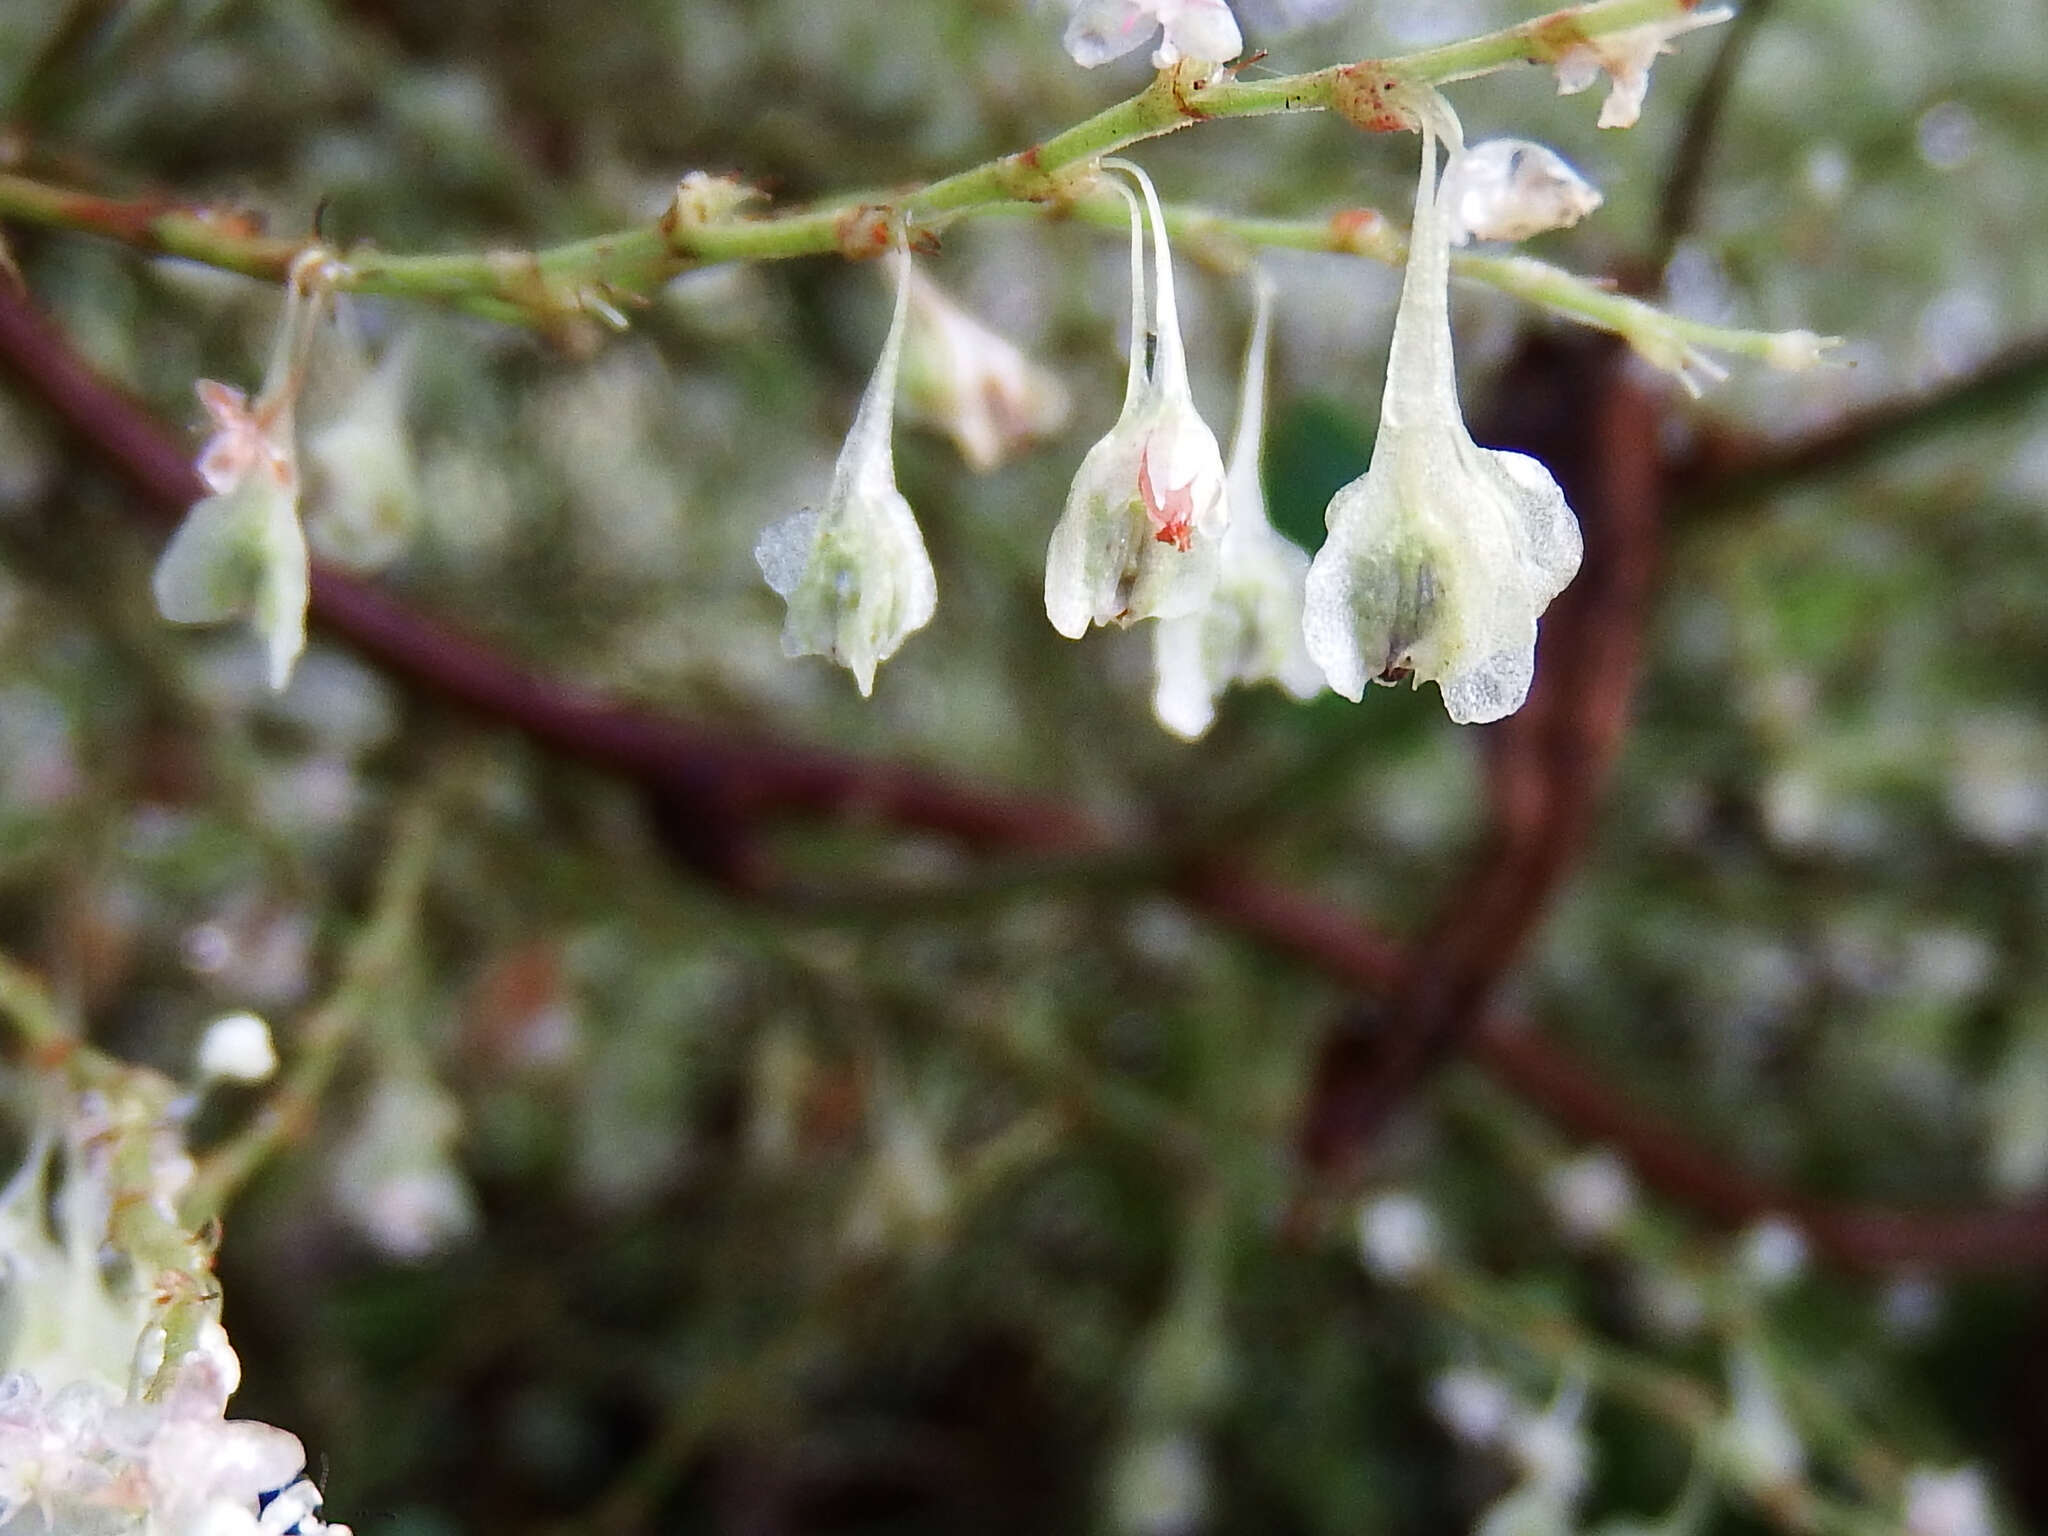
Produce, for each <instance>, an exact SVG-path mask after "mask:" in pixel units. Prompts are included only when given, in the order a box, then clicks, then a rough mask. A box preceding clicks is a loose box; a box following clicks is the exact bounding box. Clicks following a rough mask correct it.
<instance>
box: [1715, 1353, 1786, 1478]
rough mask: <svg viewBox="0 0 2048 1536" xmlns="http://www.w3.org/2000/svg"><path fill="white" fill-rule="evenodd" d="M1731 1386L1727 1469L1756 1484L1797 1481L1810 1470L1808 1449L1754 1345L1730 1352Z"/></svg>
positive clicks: (1724, 1435) (1725, 1428) (1723, 1437)
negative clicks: (1808, 1468)
mask: <svg viewBox="0 0 2048 1536" xmlns="http://www.w3.org/2000/svg"><path fill="white" fill-rule="evenodd" d="M1728 1391H1729V1398H1730V1402H1729V1406H1728V1416H1727V1417H1726V1418H1725V1419H1723V1420H1722V1422H1721V1426H1720V1430H1719V1436H1720V1441H1721V1453H1722V1455H1723V1457H1725V1458H1726V1461H1727V1463H1728V1466H1729V1469H1730V1470H1731V1471H1732V1472H1734V1473H1735V1475H1736V1476H1737V1477H1738V1478H1740V1479H1741V1481H1742V1482H1743V1484H1744V1485H1745V1486H1746V1487H1749V1488H1754V1489H1760V1490H1761V1489H1769V1488H1772V1487H1776V1486H1778V1485H1779V1484H1782V1483H1788V1482H1794V1481H1797V1480H1798V1479H1799V1477H1800V1476H1801V1475H1803V1474H1804V1472H1805V1470H1806V1449H1805V1447H1804V1446H1803V1445H1802V1444H1801V1443H1800V1440H1799V1431H1798V1430H1796V1429H1795V1428H1793V1426H1792V1420H1791V1418H1790V1417H1789V1416H1788V1415H1787V1414H1786V1412H1785V1408H1784V1405H1783V1404H1782V1403H1781V1402H1780V1401H1779V1399H1778V1389H1777V1385H1776V1384H1775V1383H1774V1382H1773V1381H1772V1380H1771V1374H1770V1370H1769V1368H1768V1367H1766V1366H1765V1364H1764V1362H1763V1359H1762V1358H1761V1357H1760V1356H1759V1355H1758V1354H1757V1353H1756V1351H1755V1350H1754V1349H1751V1348H1748V1347H1746V1346H1744V1347H1738V1348H1736V1349H1735V1350H1733V1351H1732V1352H1731V1353H1730V1355H1729V1357H1728Z"/></svg>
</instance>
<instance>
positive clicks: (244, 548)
mask: <svg viewBox="0 0 2048 1536" xmlns="http://www.w3.org/2000/svg"><path fill="white" fill-rule="evenodd" d="M334 272H335V266H334V262H333V258H331V257H330V256H328V255H327V254H326V253H325V252H324V251H320V250H318V249H317V248H316V249H312V250H308V251H305V252H302V253H301V254H300V256H299V257H298V259H297V260H296V261H294V262H293V264H292V275H291V279H290V281H289V282H288V283H287V285H286V288H285V306H284V314H283V316H282V318H281V319H280V320H279V321H278V328H277V338H276V340H275V342H274V343H273V344H272V348H271V356H270V366H269V368H268V369H267V370H266V372H265V374H264V378H263V392H262V393H261V394H260V395H258V396H257V397H256V400H255V401H254V403H250V402H249V401H248V400H247V399H246V397H245V396H244V395H243V394H242V392H241V391H240V390H238V389H234V388H231V387H230V386H228V385H226V384H220V383H216V382H215V381H214V380H212V379H201V380H200V381H199V382H198V384H197V386H196V387H197V389H198V392H199V400H200V403H201V404H202V405H204V406H205V407H206V411H207V414H208V415H209V416H211V417H212V418H213V421H214V433H213V436H212V437H210V438H209V439H207V442H206V446H205V447H204V448H202V449H201V450H200V453H199V459H198V463H197V466H196V467H197V470H198V473H199V477H200V478H201V479H202V480H203V481H205V483H206V486H207V488H208V489H209V490H210V491H212V492H213V494H212V495H210V496H207V497H204V498H202V499H201V500H200V501H199V502H197V503H196V504H194V506H193V508H192V510H191V511H190V512H188V513H187V514H186V515H185V521H184V522H183V523H182V524H180V525H179V527H178V531H177V532H176V533H174V534H172V535H171V542H170V543H169V544H167V545H165V546H164V552H163V555H162V557H161V558H160V559H159V560H158V561H157V567H156V573H155V576H154V578H153V580H152V582H151V587H152V590H153V592H154V594H155V597H156V606H157V611H158V612H159V613H161V614H162V615H163V616H164V617H165V618H166V619H168V620H170V621H171V622H172V623H173V624H218V623H221V622H223V621H225V620H227V619H234V618H242V617H247V618H248V619H249V621H250V623H251V625H252V626H253V627H254V629H255V630H256V633H257V634H258V635H259V636H260V637H261V638H262V640H263V642H264V644H265V646H266V647H267V648H268V650H269V653H270V686H271V687H272V688H273V689H277V690H279V691H282V690H283V688H284V685H285V684H286V683H288V682H290V681H291V675H292V668H293V666H294V665H295V664H296V663H297V661H298V659H299V654H300V652H302V651H303V650H305V648H306V599H307V595H308V591H309V587H310V581H309V572H308V565H307V555H306V534H305V530H304V529H303V528H302V527H300V525H299V467H298V456H297V453H296V451H295V449H294V447H293V442H292V407H293V405H294V403H295V402H296V401H297V400H298V397H299V391H300V387H301V386H302V385H303V383H304V382H305V371H306V359H307V355H308V353H309V352H310V350H311V348H312V343H313V337H314V335H315V334H316V332H317V331H318V329H319V324H320V317H321V314H322V312H323V310H324V308H325V306H326V301H327V295H328V290H329V288H330V287H331V286H332V283H333V278H334Z"/></svg>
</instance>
